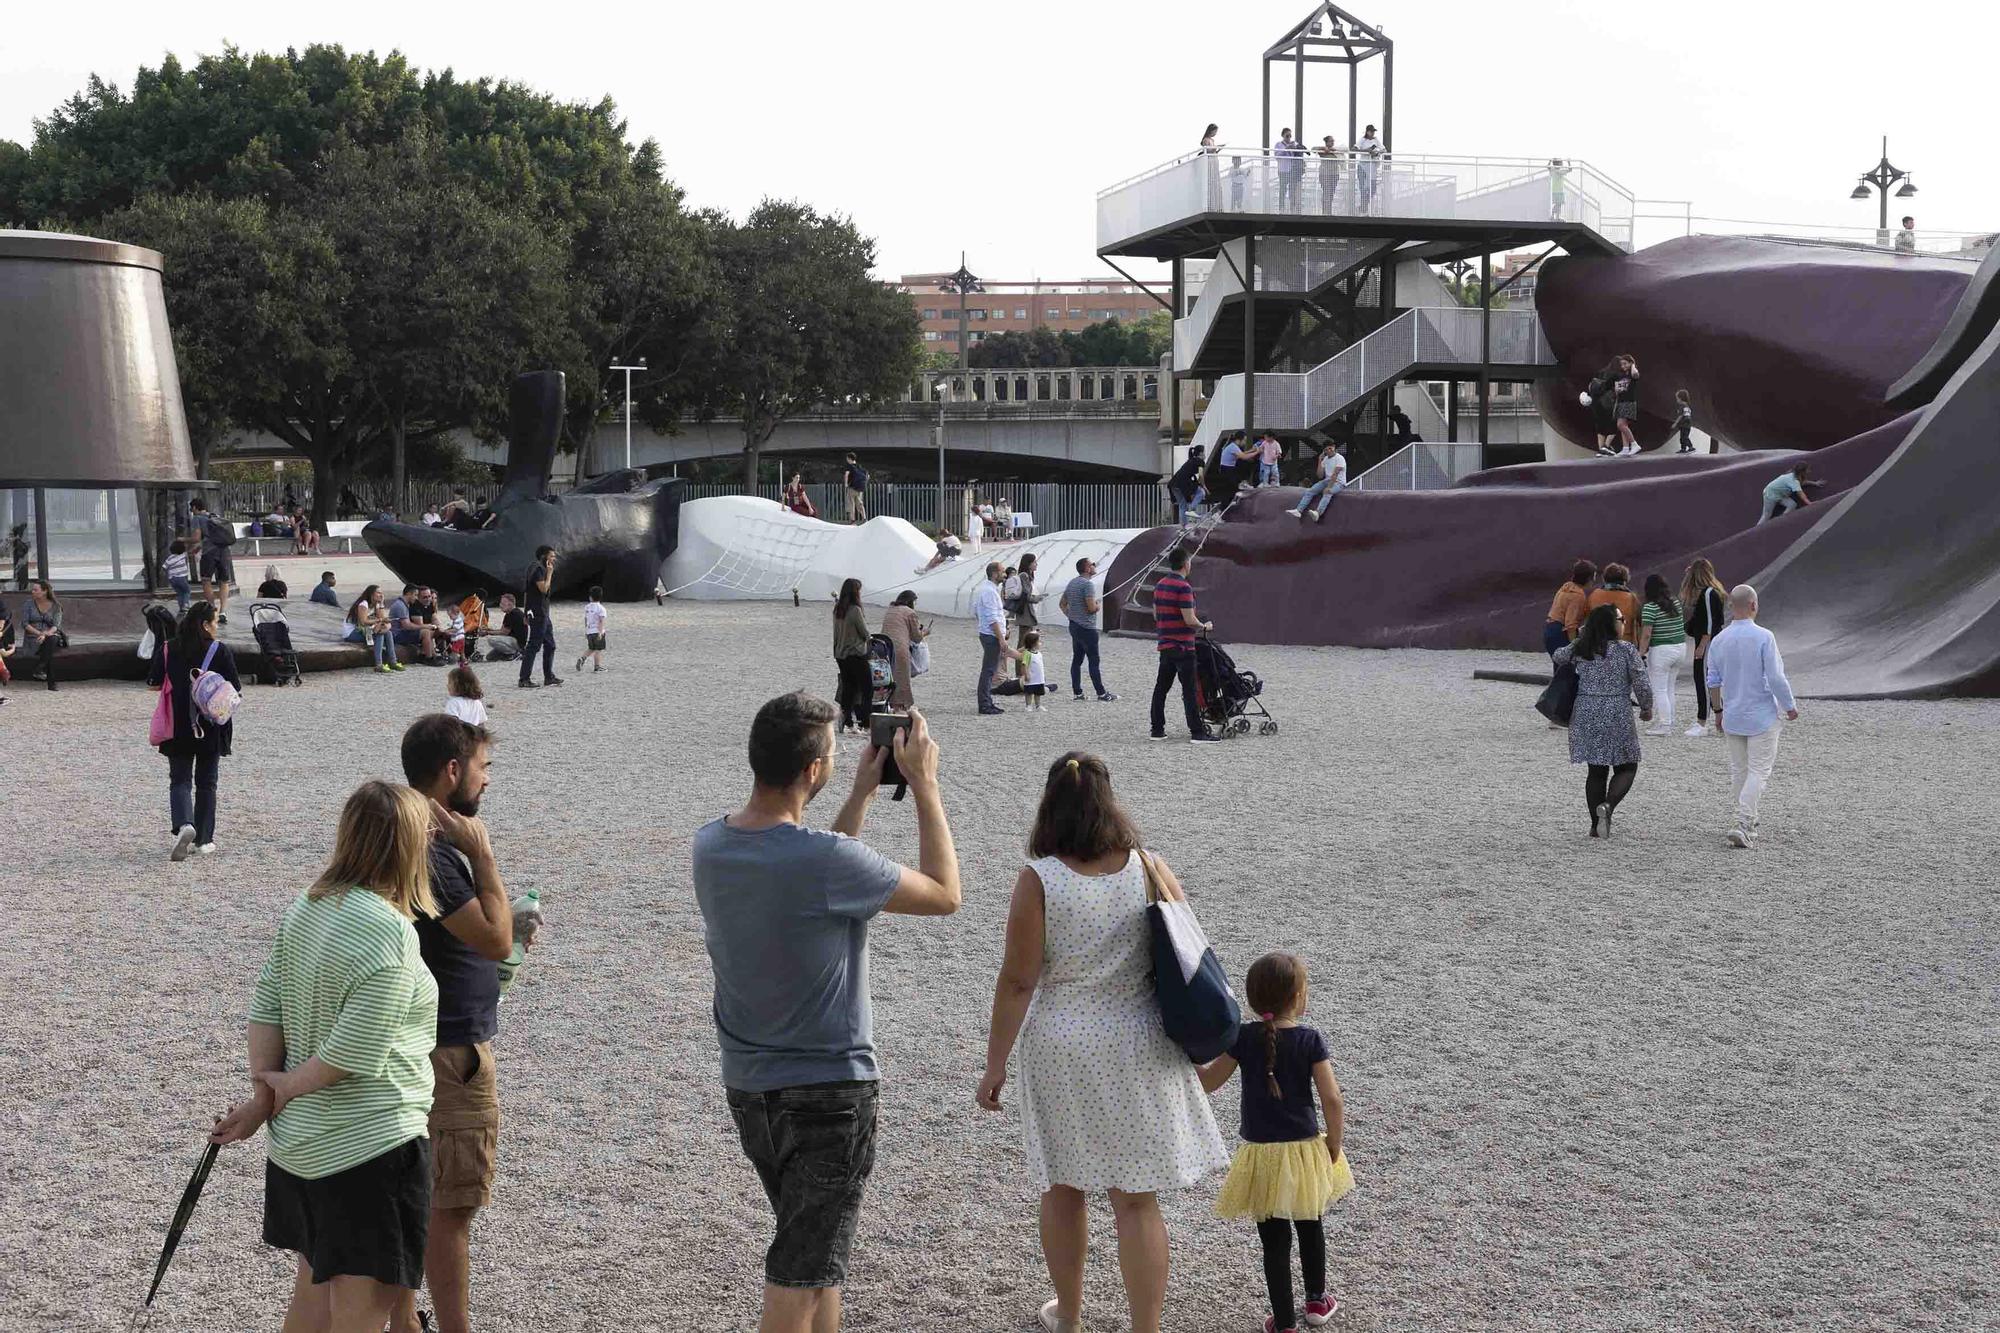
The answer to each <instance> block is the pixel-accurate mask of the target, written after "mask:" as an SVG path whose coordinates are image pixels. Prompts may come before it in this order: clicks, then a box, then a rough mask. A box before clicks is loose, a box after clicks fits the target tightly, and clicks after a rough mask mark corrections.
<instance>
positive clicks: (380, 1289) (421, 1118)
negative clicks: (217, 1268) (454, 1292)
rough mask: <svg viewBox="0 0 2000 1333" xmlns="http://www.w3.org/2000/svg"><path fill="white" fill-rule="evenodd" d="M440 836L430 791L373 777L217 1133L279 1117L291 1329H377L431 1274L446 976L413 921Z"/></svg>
mask: <svg viewBox="0 0 2000 1333" xmlns="http://www.w3.org/2000/svg"><path fill="white" fill-rule="evenodd" d="M430 832H431V815H430V808H429V806H428V805H426V803H425V801H424V798H423V797H422V796H420V795H418V794H417V793H416V792H414V791H412V790H411V789H410V788H408V787H401V786H395V785H392V784H390V783H387V782H364V783H363V784H361V786H360V787H359V788H357V789H356V790H355V793H354V794H353V795H352V796H350V797H348V798H347V805H346V808H345V809H343V810H342V811H341V813H340V829H339V832H338V833H337V834H336V835H335V840H334V849H333V861H332V863H331V864H330V865H328V866H327V868H326V872H325V873H324V874H322V875H321V876H320V877H319V880H318V882H317V883H315V884H314V885H313V886H312V887H311V888H310V889H307V890H306V892H305V893H304V894H303V895H302V896H301V897H300V898H299V899H298V900H297V901H295V902H294V903H293V904H292V905H291V906H290V907H288V908H287V909H285V916H284V920H283V922H282V923H281V924H280V925H279V927H278V938H277V940H276V942H275V943H273V944H272V946H271V955H270V957H269V959H267V960H266V962H265V963H264V970H263V972H262V973H261V974H259V976H258V978H257V991H256V995H255V998H254V999H252V1001H251V1003H250V1076H251V1079H252V1092H251V1096H250V1100H248V1101H246V1102H242V1103H239V1104H238V1105H237V1106H235V1107H232V1108H231V1109H230V1111H229V1114H228V1115H226V1116H224V1117H222V1118H221V1119H220V1120H219V1121H217V1122H216V1127H215V1132H214V1134H213V1135H212V1138H213V1139H214V1140H215V1142H217V1143H236V1142H239V1141H241V1140H243V1139H247V1138H249V1137H250V1136H251V1135H253V1134H255V1133H256V1132H257V1130H258V1129H259V1128H260V1127H261V1126H264V1125H266V1124H268V1125H269V1126H270V1135H269V1141H270V1160H269V1161H268V1162H267V1163H266V1164H265V1169H264V1241H265V1243H266V1244H269V1245H274V1246H276V1247H278V1248H279V1249H286V1250H295V1251H297V1252H298V1255H299V1267H298V1278H297V1282H296V1284H295V1285H294V1287H293V1289H292V1309H291V1314H290V1315H289V1316H288V1317H287V1318H286V1320H285V1326H286V1327H287V1328H295V1327H297V1328H310V1329H315V1330H321V1329H323V1330H327V1331H328V1333H380V1330H381V1328H382V1326H383V1324H384V1323H386V1322H387V1321H388V1318H389V1311H390V1308H391V1305H392V1303H393V1302H394V1300H395V1297H396V1289H397V1288H398V1287H410V1288H415V1287H418V1286H421V1285H422V1283H423V1274H424V1238H425V1234H426V1231H427V1230H428V1227H429V1223H430V1195H431V1157H430V1139H429V1138H428V1136H427V1123H428V1120H429V1117H430V1109H431V1060H430V1053H431V1047H432V1046H434V1045H435V1044H436V1041H437V982H436V981H434V980H433V979H432V978H431V974H430V971H429V969H427V968H426V967H425V966H424V963H423V956H422V954H421V953H420V951H419V949H418V946H417V933H416V930H415V928H414V927H413V926H412V925H411V924H410V923H411V919H412V916H413V915H414V914H415V913H416V912H426V913H428V912H431V911H432V903H431V890H430V869H429V860H428V850H429V845H430Z"/></svg>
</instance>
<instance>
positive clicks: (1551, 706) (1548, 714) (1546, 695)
mask: <svg viewBox="0 0 2000 1333" xmlns="http://www.w3.org/2000/svg"><path fill="white" fill-rule="evenodd" d="M1535 711H1536V712H1537V713H1540V714H1541V715H1542V716H1543V717H1545V718H1547V719H1548V720H1549V721H1551V722H1554V723H1557V724H1559V725H1561V726H1565V727H1566V726H1568V725H1569V719H1570V714H1571V713H1573V712H1575V711H1576V668H1575V667H1573V666H1571V665H1570V664H1569V663H1567V662H1565V663H1563V664H1562V665H1561V666H1559V667H1557V668H1556V674H1555V675H1554V676H1553V677H1551V678H1550V680H1549V684H1548V688H1547V689H1545V690H1543V691H1542V697H1541V698H1539V699H1537V700H1535Z"/></svg>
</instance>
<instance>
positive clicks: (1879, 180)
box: [1848, 134, 1917, 245]
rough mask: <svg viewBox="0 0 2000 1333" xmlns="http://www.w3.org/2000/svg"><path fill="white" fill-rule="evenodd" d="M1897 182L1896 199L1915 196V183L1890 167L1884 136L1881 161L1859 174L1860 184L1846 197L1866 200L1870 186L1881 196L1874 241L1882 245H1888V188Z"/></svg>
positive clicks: (1908, 176)
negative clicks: (1880, 212) (1879, 217)
mask: <svg viewBox="0 0 2000 1333" xmlns="http://www.w3.org/2000/svg"><path fill="white" fill-rule="evenodd" d="M1897 181H1901V182H1902V183H1903V185H1902V188H1901V189H1899V190H1897V191H1896V197H1897V198H1898V199H1908V198H1911V197H1912V196H1914V195H1915V194H1916V192H1917V183H1916V182H1915V181H1913V180H1911V179H1910V173H1909V172H1907V171H1904V170H1902V169H1900V168H1898V167H1895V166H1892V165H1890V162H1889V136H1888V135H1886V134H1885V135H1883V136H1882V160H1881V161H1880V162H1877V163H1876V164H1875V165H1874V166H1873V167H1870V168H1869V169H1868V170H1867V171H1864V172H1862V173H1861V183H1860V184H1858V185H1856V186H1855V187H1854V193H1853V194H1850V195H1849V196H1848V198H1850V199H1866V198H1867V197H1868V191H1869V187H1870V186H1873V187H1874V188H1875V190H1876V191H1877V192H1878V193H1879V194H1880V195H1881V196H1882V216H1881V220H1880V221H1879V222H1878V223H1876V234H1875V239H1876V240H1877V241H1878V242H1879V243H1881V244H1883V245H1887V244H1888V243H1889V187H1890V186H1891V185H1894V184H1895V183H1896V182H1897Z"/></svg>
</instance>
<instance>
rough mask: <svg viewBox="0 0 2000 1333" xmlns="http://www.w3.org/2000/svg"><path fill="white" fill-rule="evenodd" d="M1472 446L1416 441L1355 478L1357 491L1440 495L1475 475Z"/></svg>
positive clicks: (1475, 452) (1474, 446)
mask: <svg viewBox="0 0 2000 1333" xmlns="http://www.w3.org/2000/svg"><path fill="white" fill-rule="evenodd" d="M1479 454H1480V446H1479V444H1477V443H1476V442H1461V443H1456V444H1454V443H1451V442H1449V441H1444V440H1418V441H1417V442H1415V443H1413V444H1409V445H1406V446H1404V447H1403V448H1401V449H1398V450H1397V451H1396V452H1395V453H1393V454H1390V455H1389V456H1388V457H1387V458H1385V459H1383V460H1382V461H1381V462H1379V463H1377V464H1376V465H1375V466H1374V467H1371V468H1369V469H1368V470H1367V471H1366V472H1364V473H1362V474H1361V475H1360V476H1358V477H1356V478H1355V479H1354V481H1353V482H1352V485H1353V486H1354V488H1355V489H1356V490H1361V491H1441V490H1444V489H1446V488H1447V487H1450V486H1455V485H1457V484H1458V483H1459V482H1460V481H1462V480H1464V479H1465V478H1466V477H1469V476H1471V475H1472V474H1473V473H1475V472H1477V471H1479Z"/></svg>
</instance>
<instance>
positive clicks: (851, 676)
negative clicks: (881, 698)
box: [833, 579, 875, 735]
mask: <svg viewBox="0 0 2000 1333" xmlns="http://www.w3.org/2000/svg"><path fill="white" fill-rule="evenodd" d="M833 664H834V667H835V668H836V669H837V670H838V671H839V672H840V689H839V691H838V693H837V694H836V696H835V698H834V704H835V705H836V706H837V707H838V708H839V709H840V730H841V732H842V734H844V735H845V734H852V733H853V732H863V733H865V732H866V731H867V730H868V717H869V715H870V714H871V713H873V712H874V711H875V686H874V682H873V681H872V680H871V679H870V676H869V667H868V620H867V617H866V616H865V615H863V613H862V610H861V580H860V579H848V580H847V581H846V582H844V583H842V584H841V585H840V596H839V597H838V598H837V599H836V600H835V601H834V604H833Z"/></svg>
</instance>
